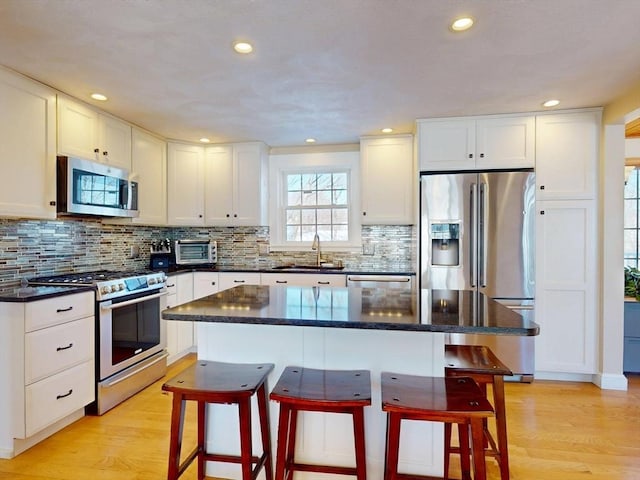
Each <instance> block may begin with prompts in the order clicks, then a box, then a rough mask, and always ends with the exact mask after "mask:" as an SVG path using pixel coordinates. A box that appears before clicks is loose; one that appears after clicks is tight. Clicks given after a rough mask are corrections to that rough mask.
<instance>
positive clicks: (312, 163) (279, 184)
mask: <svg viewBox="0 0 640 480" xmlns="http://www.w3.org/2000/svg"><path fill="white" fill-rule="evenodd" d="M313 172H322V173H330V172H347V176H348V182H349V186H348V189H349V192H348V208H349V241H346V242H344V241H343V242H337V241H322V244H321V249H322V251H323V252H332V251H333V252H345V251H346V252H358V251H361V250H362V241H361V222H360V210H361V208H360V203H361V201H360V153H359V151H346V152H333V151H332V152H309V153H284V154H272V155H271V157H270V159H269V192H270V195H269V234H270V246H269V248H270V249H271V250H272V251H308V250H310V249H311V244H312V242H311V241H301V242H291V241H287V240H286V233H285V228H286V207H287V199H286V190H287V183H286V178H287V175H288V174H291V173H313Z"/></svg>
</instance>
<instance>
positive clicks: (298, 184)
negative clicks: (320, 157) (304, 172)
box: [287, 174, 302, 192]
mask: <svg viewBox="0 0 640 480" xmlns="http://www.w3.org/2000/svg"><path fill="white" fill-rule="evenodd" d="M287 190H288V191H289V192H290V191H293V190H302V176H301V175H297V174H296V175H287Z"/></svg>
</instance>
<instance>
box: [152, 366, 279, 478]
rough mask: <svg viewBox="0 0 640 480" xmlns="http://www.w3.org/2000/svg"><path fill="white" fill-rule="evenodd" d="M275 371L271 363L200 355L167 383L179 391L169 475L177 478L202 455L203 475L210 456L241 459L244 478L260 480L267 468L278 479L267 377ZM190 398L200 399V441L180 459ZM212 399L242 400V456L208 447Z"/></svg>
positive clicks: (166, 387)
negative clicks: (255, 427)
mask: <svg viewBox="0 0 640 480" xmlns="http://www.w3.org/2000/svg"><path fill="white" fill-rule="evenodd" d="M271 370H273V364H271V363H262V364H238V363H222V362H208V361H202V360H199V361H198V362H196V363H195V364H194V365H192V366H190V367H189V368H187V369H185V370H183V371H182V372H180V373H179V374H178V375H176V376H175V377H173V378H172V379H171V380H169V381H167V382H166V383H165V384H164V385H162V389H163V390H165V391H168V392H172V393H173V408H172V410H171V439H170V443H169V471H168V474H167V479H168V480H176V479H177V478H178V477H179V476H180V475H182V473H184V471H185V470H186V469H187V467H188V466H189V465H190V464H191V462H193V460H194V459H195V458H197V459H198V480H202V479H204V478H205V472H204V470H205V468H204V467H205V462H206V461H209V462H226V463H238V464H240V465H241V468H242V480H255V478H256V477H257V476H258V474H259V472H260V470H261V469H262V467H264V470H265V474H266V478H267V480H272V479H273V463H272V462H273V460H272V455H271V434H270V431H269V410H268V406H269V405H268V397H267V376H268V375H269V372H270V371H271ZM256 393H257V401H258V412H259V416H260V430H261V437H262V455H261V456H260V457H257V456H254V455H253V452H252V444H251V397H252V396H253V395H254V394H256ZM188 400H193V401H195V402H198V406H197V411H198V441H197V445H196V447H195V449H194V450H193V451H192V452H191V453H190V454H189V455H188V456H187V458H186V459H185V460H184V462H182V463H180V450H181V446H182V428H183V425H184V416H185V415H184V414H185V404H186V402H187V401H188ZM207 403H218V404H237V405H238V412H239V420H240V455H221V454H215V453H207V452H206V448H205V441H206V438H205V437H206V425H207V414H206V406H207ZM253 465H255V468H254V467H253Z"/></svg>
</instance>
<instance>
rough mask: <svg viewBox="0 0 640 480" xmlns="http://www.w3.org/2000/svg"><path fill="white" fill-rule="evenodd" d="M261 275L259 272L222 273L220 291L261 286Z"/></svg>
mask: <svg viewBox="0 0 640 480" xmlns="http://www.w3.org/2000/svg"><path fill="white" fill-rule="evenodd" d="M261 281H262V280H261V278H260V274H259V273H257V272H222V273H220V291H222V290H227V289H228V288H233V287H237V286H239V285H260V283H261Z"/></svg>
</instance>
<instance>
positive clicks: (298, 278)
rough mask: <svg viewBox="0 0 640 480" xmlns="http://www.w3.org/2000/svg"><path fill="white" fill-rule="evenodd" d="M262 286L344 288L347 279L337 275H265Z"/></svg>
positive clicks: (262, 277)
mask: <svg viewBox="0 0 640 480" xmlns="http://www.w3.org/2000/svg"><path fill="white" fill-rule="evenodd" d="M261 282H262V285H285V286H296V287H315V286H320V287H323V286H324V287H344V286H346V284H347V277H346V275H343V274H337V273H323V274H316V275H314V274H308V273H263V274H262V276H261Z"/></svg>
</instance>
